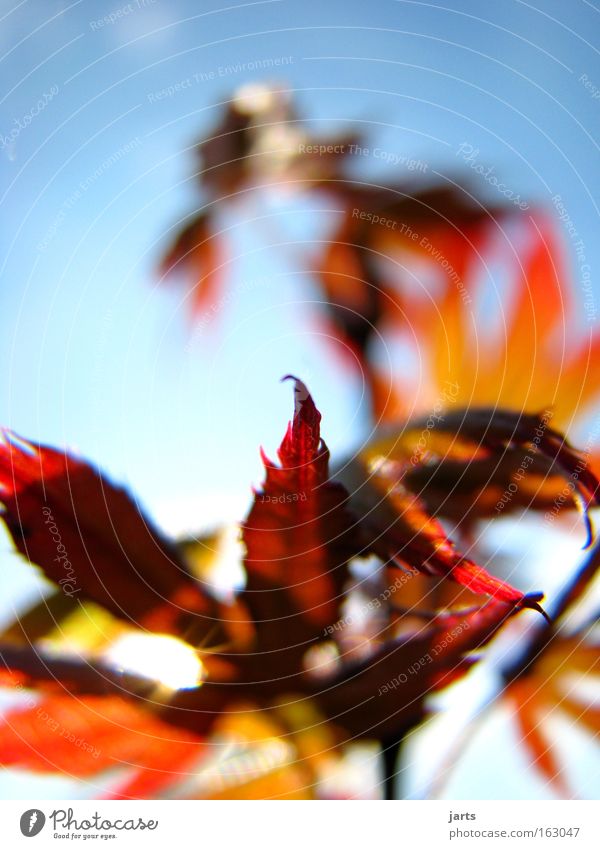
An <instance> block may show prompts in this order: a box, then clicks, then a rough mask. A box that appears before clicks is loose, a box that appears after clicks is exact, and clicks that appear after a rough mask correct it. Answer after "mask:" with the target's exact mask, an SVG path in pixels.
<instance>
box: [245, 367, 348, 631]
mask: <svg viewBox="0 0 600 849" xmlns="http://www.w3.org/2000/svg"><path fill="white" fill-rule="evenodd" d="M294 380H295V392H296V406H295V414H294V420H293V422H291V423H290V424H289V425H288V430H287V433H286V435H285V437H284V439H283V442H282V443H281V447H280V448H279V451H278V457H279V461H280V464H281V465H276V464H274V463H272V462H271V461H270V460H268V459H267V458H266V457H265V456H264V455H263V461H264V464H265V468H266V472H267V476H266V480H265V483H264V486H263V488H262V490H260V491H259V492H257V493H256V494H255V498H254V505H253V507H252V509H251V511H250V514H249V516H248V518H247V520H246V522H245V523H244V526H243V538H244V542H245V544H246V549H247V557H246V561H245V565H246V571H247V574H248V582H247V587H246V591H245V593H244V600H245V602H246V604H247V605H248V607H249V609H250V610H251V612H252V615H253V618H254V619H255V620H256V621H257V622H260V621H261V620H262V621H263V623H264V622H265V620H271V621H272V624H273V627H277V628H278V630H279V638H278V641H279V643H280V644H281V631H282V629H283V630H284V631H285V629H286V628H287V627H288V626H290V625H292V624H295V625H296V626H298V625H299V622H298V617H300V619H301V620H302V622H303V623H304V625H307V624H308V625H309V627H308V628H306V633H307V634H308V633H313V632H314V633H318V630H317V629H319V628H322V627H323V626H324V625H326V624H328V623H330V622H333V621H335V619H336V618H337V613H338V609H339V604H340V601H341V594H342V589H343V585H344V582H345V580H346V578H347V569H346V563H347V560H348V557H349V555H350V552H351V548H350V546H349V541H350V537H349V531H350V528H351V523H352V522H351V518H350V516H349V514H348V513H347V512H346V509H345V503H346V500H347V498H348V494H347V492H346V490H345V489H344V487H343V486H341V485H340V484H337V483H332V482H330V481H329V479H328V474H329V473H328V464H329V451H328V450H327V447H326V445H325V444H324V442H323V441H322V440H321V436H320V429H319V424H320V421H321V415H320V413H319V412H318V410H317V408H316V407H315V405H314V402H313V399H312V398H311V396H310V394H309V393H308V391H307V389H306V387H305V386H304V384H303V383H301V382H300V381H299V380H296V379H295V378H294ZM286 617H291V619H292V620H295V621H293V622H290V621H288V622H286ZM265 624H266V623H265ZM263 636H264V628H263Z"/></svg>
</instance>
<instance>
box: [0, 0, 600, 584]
mask: <svg viewBox="0 0 600 849" xmlns="http://www.w3.org/2000/svg"><path fill="white" fill-rule="evenodd" d="M111 15H112V17H111ZM599 27H600V11H599V10H598V8H596V6H595V4H594V3H591V2H587V0H571V2H569V3H565V2H564V0H534V2H531V3H527V2H523V1H522V0H500V1H499V2H494V3H481V2H480V0H447V2H440V3H439V4H435V3H424V2H423V3H422V2H416V1H415V0H375V2H364V0H327V2H320V3H307V2H305V0H266V2H253V3H243V4H235V3H233V2H232V3H231V5H226V4H224V3H222V2H221V3H219V2H212V0H210V1H209V2H202V3H197V2H192V0H171V2H167V0H154V2H152V0H131V2H130V3H122V2H120V0H114V2H104V1H103V0H79V2H66V0H65V2H59V0H23V2H17V0H0V62H1V66H0V80H1V81H2V82H1V88H0V204H1V213H2V216H1V219H0V220H1V224H0V363H1V364H2V366H1V368H0V421H1V422H2V423H4V424H5V425H7V426H9V427H11V428H13V429H14V430H16V431H17V432H18V433H19V434H22V435H24V436H27V437H31V438H33V439H35V440H38V439H39V440H41V441H44V442H48V443H51V444H55V445H59V446H68V447H71V448H75V449H77V450H78V451H79V452H81V454H82V455H84V456H86V457H88V458H91V459H93V460H94V461H95V462H96V463H97V464H98V465H99V466H101V467H102V468H104V469H107V470H108V471H109V473H110V474H111V476H112V477H113V478H114V479H115V480H118V481H124V482H126V483H127V484H128V485H129V486H130V487H131V488H132V489H133V490H134V491H135V493H136V494H137V495H138V497H139V498H140V500H141V502H142V503H143V504H144V505H145V506H146V507H147V509H148V510H149V512H150V513H151V515H152V516H153V517H154V518H155V520H156V521H157V522H158V523H159V524H160V525H162V526H163V527H164V528H165V529H167V530H170V531H173V532H178V531H181V530H183V529H192V528H201V527H203V526H206V525H207V524H211V523H213V522H214V521H215V520H216V518H217V517H218V516H219V515H223V516H224V517H225V518H234V517H236V516H240V515H241V513H242V512H243V509H244V504H245V503H246V501H247V499H248V496H249V493H250V486H251V485H252V484H257V483H259V482H260V479H261V466H260V462H259V457H258V447H259V445H260V444H262V445H264V446H265V447H266V448H267V450H268V451H270V452H271V453H273V452H274V450H275V448H276V446H277V444H278V442H279V441H280V439H281V436H282V434H283V431H284V429H285V425H286V422H287V419H288V418H289V415H290V413H291V410H292V392H291V389H290V386H289V384H287V385H281V384H280V383H279V379H280V377H281V376H282V375H284V374H286V373H289V372H292V373H295V374H297V375H298V376H299V377H301V378H303V379H304V380H305V381H306V382H307V383H308V385H309V387H310V389H311V390H312V392H313V394H314V396H315V399H316V401H317V403H318V406H319V407H320V409H321V411H322V413H323V433H324V436H325V439H326V440H327V441H328V443H329V445H330V447H331V448H332V450H333V453H334V454H336V455H338V456H339V455H340V454H342V453H343V452H344V451H349V450H351V448H352V446H354V445H356V444H357V442H359V441H360V439H361V438H362V436H364V433H365V431H366V429H367V428H368V421H367V417H366V413H365V410H364V403H363V399H362V396H361V387H360V383H359V381H358V380H356V381H354V382H352V381H348V379H347V375H346V374H345V372H343V371H342V370H341V367H340V364H339V361H338V360H337V359H336V358H335V357H332V356H331V352H332V349H331V343H329V342H327V340H325V339H324V338H323V337H322V335H321V330H320V329H319V328H316V327H315V324H314V321H313V319H314V317H315V315H316V312H317V306H316V305H315V304H311V303H310V302H311V301H315V300H317V299H318V289H317V286H316V283H315V281H314V280H311V279H309V278H307V277H306V275H304V274H301V273H300V274H299V273H298V269H297V268H296V267H294V264H293V263H292V262H291V261H290V259H289V256H288V254H287V253H286V252H285V251H284V250H282V249H281V248H280V247H277V246H275V247H273V245H272V241H273V239H274V238H275V240H277V239H281V240H283V241H285V239H286V238H292V239H299V240H301V241H304V240H306V241H308V242H310V239H311V238H313V237H315V236H316V237H317V238H318V236H319V233H320V232H322V230H323V229H325V228H327V227H328V226H330V219H329V218H328V214H327V213H325V212H324V211H323V210H322V209H314V210H313V209H306V208H304V211H303V214H302V215H300V216H298V215H295V216H294V217H292V215H291V214H289V210H288V211H287V212H286V210H287V209H288V207H283V208H282V207H281V206H279V207H278V205H277V204H276V203H275V202H273V203H271V204H269V203H266V201H265V199H264V198H254V199H253V198H247V199H246V200H245V201H244V202H243V203H241V204H239V205H238V207H237V209H236V210H235V214H233V215H232V216H231V218H230V219H228V220H227V221H225V222H224V226H228V227H231V230H230V234H231V235H230V250H231V266H232V270H231V286H232V292H233V297H232V299H231V301H230V302H228V303H227V304H226V305H225V306H224V307H223V309H222V310H220V311H219V313H218V315H217V316H216V318H215V320H214V322H213V323H212V325H211V328H210V331H209V332H208V333H206V334H204V335H201V336H200V337H197V336H193V335H192V330H191V327H190V322H189V315H188V310H187V304H186V300H185V292H184V290H182V289H177V288H175V287H168V286H158V285H157V283H158V278H157V275H156V263H157V260H158V258H159V257H160V254H161V251H162V250H163V248H164V246H165V245H166V244H167V242H168V240H169V231H170V228H172V227H173V226H176V225H177V222H178V220H179V219H181V218H182V217H184V216H185V215H187V214H188V213H190V212H191V211H193V210H194V209H195V208H196V207H197V206H198V204H199V202H200V197H199V195H198V193H197V190H196V186H195V183H194V181H193V180H192V179H191V173H192V170H193V166H194V159H193V157H192V150H191V145H192V144H193V142H194V141H195V140H196V139H197V137H198V136H199V135H201V134H202V133H203V132H205V131H207V130H209V129H210V127H211V126H212V125H213V124H214V122H215V120H216V118H217V116H218V114H219V103H222V102H223V101H226V100H227V99H228V98H229V97H230V95H231V93H232V90H233V89H234V88H235V87H238V86H240V85H241V84H243V83H245V82H248V81H252V80H263V79H265V72H264V71H260V70H258V71H248V70H245V69H244V67H243V66H244V65H245V64H248V63H252V62H257V61H258V60H269V59H276V58H282V57H287V58H288V60H289V61H288V63H287V64H286V65H285V67H284V68H282V69H281V72H280V73H279V74H277V75H276V76H275V75H273V74H272V73H271V74H268V75H267V76H268V77H270V78H275V79H279V80H281V81H282V82H284V83H287V84H288V85H289V86H290V88H291V89H293V90H294V92H295V97H296V99H297V103H298V107H299V109H300V111H301V113H302V114H304V115H305V116H306V118H307V120H308V121H309V123H310V125H311V126H312V128H313V129H314V130H315V131H318V132H332V131H339V132H342V131H344V130H345V129H347V128H348V126H349V125H350V124H354V123H356V122H360V124H361V126H362V127H363V130H364V132H365V133H366V134H367V136H368V138H369V139H370V140H371V142H372V147H373V148H374V147H377V146H379V147H380V148H382V149H384V150H387V151H391V152H395V153H397V154H398V155H399V156H410V157H415V158H418V159H420V160H421V161H423V162H425V163H427V165H428V173H429V174H430V175H434V174H435V173H436V172H439V173H441V174H444V175H450V176H454V177H456V178H458V179H465V178H466V177H469V178H470V179H471V180H472V181H473V186H474V188H476V189H477V191H479V192H481V193H482V194H483V195H484V196H488V197H490V198H492V199H493V198H494V197H495V195H494V189H493V188H492V187H490V186H487V185H486V184H485V183H483V182H482V181H481V179H480V178H478V176H477V175H475V174H473V172H471V171H470V169H469V168H468V166H467V165H466V163H465V162H464V161H462V160H461V158H460V156H457V151H458V148H459V146H460V145H461V144H462V143H467V144H469V145H472V146H473V148H474V149H477V150H478V151H479V153H478V160H479V161H480V162H481V163H482V164H486V165H489V166H492V165H493V166H494V167H495V171H496V173H497V174H498V175H501V176H502V177H503V178H504V181H505V183H506V184H507V185H509V186H511V187H512V186H514V189H515V192H517V193H519V194H520V195H521V196H522V197H524V198H526V199H527V200H528V201H530V202H536V201H537V202H540V203H543V204H546V205H548V206H549V208H550V210H551V211H552V210H553V209H554V207H553V206H552V201H551V199H552V197H553V196H555V195H556V194H560V195H561V198H562V203H563V204H564V207H565V209H566V210H567V211H568V214H569V216H570V218H571V220H572V221H573V222H574V225H575V227H576V230H577V232H578V234H579V236H580V237H581V239H583V242H584V244H585V251H586V256H587V258H588V262H589V264H590V268H591V270H592V280H593V281H594V285H595V286H597V283H596V281H597V272H598V268H599V267H600V244H599V240H598V237H597V232H598V207H597V199H598V196H599V192H598V189H599V172H598V161H599V160H598V148H597V143H596V141H595V139H597V138H598V128H599V121H600V61H599V54H598V50H597V49H596V48H595V46H594V45H593V41H594V36H595V35H596V34H597V33H598V31H599ZM595 41H596V43H597V38H595ZM194 74H198V75H201V76H200V77H199V81H198V82H194V83H193V84H191V85H188V86H186V87H183V88H181V89H180V90H179V91H177V92H176V93H175V94H174V95H173V96H170V97H166V98H162V99H160V100H159V101H156V99H155V98H153V97H152V95H153V94H154V93H156V92H157V91H160V90H162V89H164V88H165V87H168V86H176V84H177V83H178V82H181V81H182V80H189V79H190V78H193V75H194ZM40 101H42V102H43V106H42V107H41V108H40V107H39V106H38V104H39V102H40ZM32 110H34V111H36V112H37V114H35V115H32ZM28 116H29V117H28ZM128 146H129V147H128ZM124 149H125V150H128V151H129V152H126V153H124V154H123V155H121V156H120V158H119V160H118V161H117V162H114V164H110V165H109V166H108V167H107V166H106V162H107V161H108V160H110V159H111V157H114V155H115V153H118V152H123V150H124ZM353 167H354V173H355V174H356V175H363V176H364V177H365V178H368V179H370V180H373V181H377V179H378V178H379V177H380V178H381V179H382V180H388V179H398V178H399V177H401V176H406V177H408V176H409V174H408V173H407V172H406V171H402V166H398V165H396V166H393V165H391V164H389V163H386V162H385V161H383V160H381V159H377V158H375V157H373V156H370V157H364V158H360V159H358V158H357V161H356V163H354V165H353ZM98 169H100V172H101V173H100V176H95V174H97V172H98ZM82 184H83V185H84V186H85V188H84V189H83V190H82V188H81V185H82ZM554 212H555V210H554ZM555 214H556V212H555ZM265 215H266V218H265ZM259 216H260V221H259V220H257V219H258V218H259ZM265 220H266V222H267V225H265ZM298 222H300V225H299V224H298ZM273 227H275V228H276V234H277V235H276V236H274V235H273V233H274V230H273ZM565 245H566V248H567V251H568V252H570V254H571V256H574V245H573V243H572V239H570V237H569V234H568V233H567V232H566V231H565ZM249 282H250V283H252V284H253V285H251V286H249V285H244V284H248V283H249ZM597 291H600V290H598V289H597ZM581 298H582V304H583V294H582V293H581ZM582 315H583V307H582ZM0 546H2V548H1V549H0V565H1V567H2V570H3V573H4V574H3V586H4V587H6V588H7V591H9V592H12V591H14V592H15V593H17V591H18V593H17V595H18V594H20V593H29V592H30V591H31V589H30V588H31V587H32V586H33V584H32V583H31V579H30V576H29V574H28V573H27V574H25V571H24V570H23V573H22V574H21V573H20V574H19V575H18V576H13V575H12V570H14V569H15V566H16V564H15V560H14V557H13V556H12V555H10V554H9V553H8V551H9V544H8V542H5V539H4V537H0ZM2 552H4V553H2ZM17 585H18V586H17Z"/></svg>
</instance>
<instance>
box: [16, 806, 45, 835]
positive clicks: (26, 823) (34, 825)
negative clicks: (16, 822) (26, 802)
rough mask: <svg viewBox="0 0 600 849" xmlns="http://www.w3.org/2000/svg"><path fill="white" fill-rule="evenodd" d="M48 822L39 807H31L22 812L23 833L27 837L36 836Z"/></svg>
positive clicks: (21, 824)
mask: <svg viewBox="0 0 600 849" xmlns="http://www.w3.org/2000/svg"><path fill="white" fill-rule="evenodd" d="M45 823H46V817H45V815H44V814H43V813H42V811H40V810H39V808H31V809H30V810H29V811H25V813H24V814H21V822H20V826H21V834H24V835H25V837H35V836H36V834H39V833H40V831H41V830H42V829H43V827H44V825H45Z"/></svg>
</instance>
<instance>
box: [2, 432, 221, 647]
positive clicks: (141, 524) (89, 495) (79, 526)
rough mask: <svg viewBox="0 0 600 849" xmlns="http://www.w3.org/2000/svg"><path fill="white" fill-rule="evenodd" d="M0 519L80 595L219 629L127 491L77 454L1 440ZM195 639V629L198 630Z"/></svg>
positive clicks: (166, 620) (126, 613)
mask: <svg viewBox="0 0 600 849" xmlns="http://www.w3.org/2000/svg"><path fill="white" fill-rule="evenodd" d="M0 498H1V499H2V502H3V504H4V511H3V513H2V519H3V521H4V523H5V524H6V526H7V528H8V530H9V531H10V533H11V535H12V538H13V540H14V542H15V545H16V546H17V548H18V550H19V551H20V552H21V554H23V555H24V556H25V557H26V558H27V559H28V560H29V561H30V562H32V563H35V564H37V565H38V566H40V567H41V568H42V569H43V571H44V573H45V575H46V576H47V577H48V578H49V579H50V580H52V581H55V582H56V583H58V584H59V585H61V587H62V588H63V590H64V592H65V593H66V594H67V595H71V596H73V597H75V598H77V597H78V594H79V593H81V597H84V596H85V597H87V598H89V599H91V600H93V601H95V602H98V603H99V604H102V605H103V606H104V607H106V608H107V609H108V610H110V611H111V612H112V613H114V614H115V615H117V616H119V617H121V618H122V619H125V620H127V621H129V622H132V623H134V624H138V625H142V626H146V627H149V628H152V629H153V630H156V631H169V632H173V633H176V634H178V635H180V636H181V635H182V629H183V628H184V627H185V628H188V627H189V626H190V622H185V623H184V622H183V621H182V614H184V613H186V612H187V613H189V614H192V616H193V620H192V621H193V624H194V627H195V628H196V630H197V631H198V632H200V633H202V634H206V633H207V632H208V631H209V630H210V629H211V628H212V627H213V624H214V622H213V618H212V617H213V614H214V603H213V601H212V600H211V599H210V598H209V597H208V596H207V595H205V594H204V593H203V592H202V591H201V588H200V585H199V584H198V583H197V582H196V581H195V580H194V579H193V578H192V577H191V576H190V575H189V573H188V572H187V571H186V569H185V566H184V564H183V562H182V561H181V559H180V556H179V554H178V553H177V551H176V550H175V548H174V547H173V546H171V545H170V544H169V543H168V542H167V541H166V540H165V539H164V538H163V537H162V536H161V534H160V533H159V532H158V531H157V530H156V529H155V528H154V527H153V526H152V525H151V524H150V522H149V521H148V520H147V519H146V518H145V517H144V515H143V514H142V513H141V512H140V510H139V509H138V507H137V505H136V504H135V503H134V502H133V500H132V499H131V498H130V496H129V495H128V494H127V493H126V492H125V490H123V489H120V488H118V487H116V486H114V485H113V484H111V483H109V482H108V481H107V480H106V479H105V478H104V477H102V475H101V474H100V473H99V472H98V471H97V470H96V469H94V468H93V467H92V466H90V465H88V464H87V463H85V462H83V461H82V460H79V459H76V458H75V457H72V456H71V455H69V454H67V453H66V452H65V453H61V452H59V451H56V450H54V449H52V448H48V447H45V446H41V445H40V446H38V447H34V446H33V445H31V444H30V443H27V442H25V441H23V440H19V441H16V438H15V437H10V439H9V440H8V441H5V442H2V441H0ZM195 636H197V634H195Z"/></svg>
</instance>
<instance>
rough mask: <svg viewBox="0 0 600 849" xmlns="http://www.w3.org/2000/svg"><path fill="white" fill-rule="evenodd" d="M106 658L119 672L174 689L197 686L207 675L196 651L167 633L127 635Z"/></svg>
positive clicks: (112, 647)
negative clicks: (139, 676)
mask: <svg viewBox="0 0 600 849" xmlns="http://www.w3.org/2000/svg"><path fill="white" fill-rule="evenodd" d="M105 657H106V659H107V660H108V661H109V662H110V663H113V664H114V665H115V666H118V667H119V668H120V669H123V670H126V671H127V672H132V673H137V674H138V675H145V676H147V677H148V678H154V679H155V680H156V681H160V683H161V684H164V685H165V687H168V688H169V689H171V690H182V689H185V688H188V687H197V686H198V685H199V684H201V683H202V679H203V676H204V667H203V665H202V661H201V660H200V658H199V657H198V654H197V652H196V651H195V650H194V649H193V648H192V647H191V646H190V645H188V644H187V643H184V642H183V640H178V639H177V637H171V636H169V635H166V634H125V635H124V636H123V637H119V639H118V640H116V641H115V642H114V643H113V644H112V646H111V647H110V648H109V649H108V651H107V652H106V655H105Z"/></svg>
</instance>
